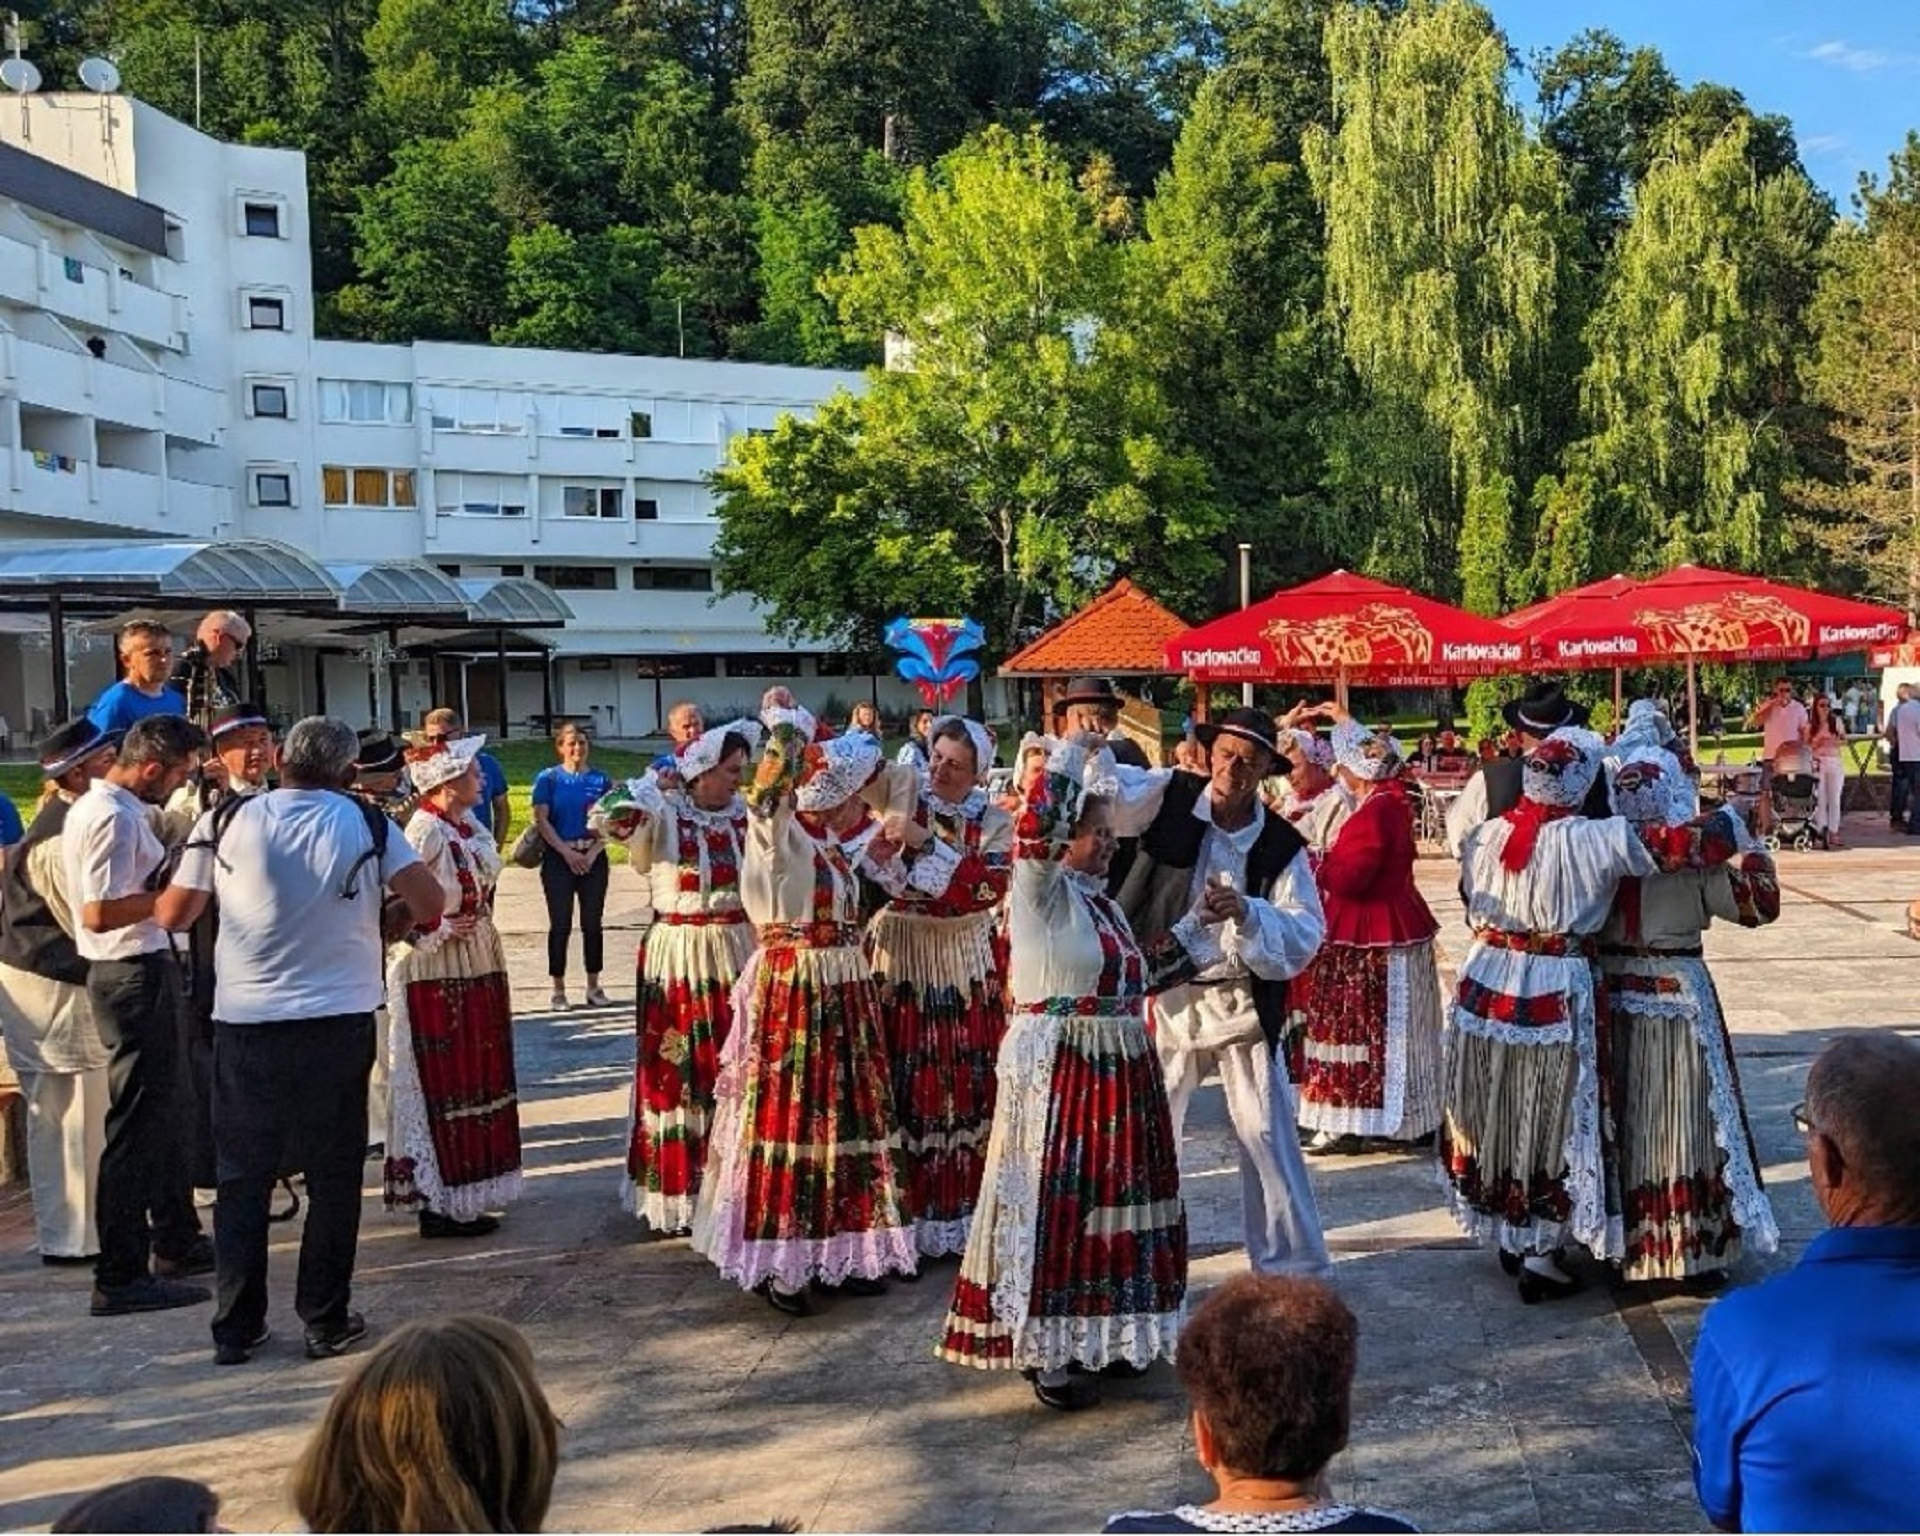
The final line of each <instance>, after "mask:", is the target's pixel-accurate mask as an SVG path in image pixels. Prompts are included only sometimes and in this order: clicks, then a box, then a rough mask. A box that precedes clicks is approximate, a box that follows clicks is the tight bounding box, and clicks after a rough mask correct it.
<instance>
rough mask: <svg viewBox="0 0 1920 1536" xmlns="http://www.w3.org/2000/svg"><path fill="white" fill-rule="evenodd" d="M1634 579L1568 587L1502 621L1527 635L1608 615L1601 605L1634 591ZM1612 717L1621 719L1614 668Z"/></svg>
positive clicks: (1604, 578) (1608, 579) (1612, 578)
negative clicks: (1588, 618)
mask: <svg viewBox="0 0 1920 1536" xmlns="http://www.w3.org/2000/svg"><path fill="white" fill-rule="evenodd" d="M1633 586H1634V581H1633V578H1632V577H1631V576H1602V577H1601V578H1600V579H1599V580H1598V581H1590V582H1588V583H1587V584H1586V585H1585V586H1582V587H1569V588H1568V589H1567V590H1566V591H1564V592H1558V593H1555V594H1554V595H1553V596H1552V597H1549V598H1546V599H1544V600H1543V601H1541V602H1538V603H1533V604H1531V605H1529V606H1528V607H1525V608H1516V609H1514V611H1513V612H1512V613H1509V614H1507V615H1505V616H1504V617H1503V618H1502V619H1501V620H1500V622H1501V623H1502V624H1504V625H1505V626H1506V627H1507V628H1508V629H1511V630H1517V631H1518V632H1520V633H1521V634H1523V635H1525V634H1527V633H1528V632H1529V631H1536V630H1537V631H1545V630H1548V629H1558V628H1560V627H1561V626H1563V625H1568V624H1578V623H1579V622H1581V620H1582V619H1583V618H1584V617H1586V616H1590V615H1592V614H1595V613H1601V612H1605V611H1606V610H1604V609H1603V608H1601V607H1600V606H1599V605H1601V604H1603V603H1610V602H1612V601H1613V600H1614V599H1616V598H1618V597H1620V596H1621V595H1623V594H1624V593H1627V592H1630V591H1632V590H1633ZM1613 716H1614V718H1615V719H1616V720H1617V719H1619V718H1620V668H1618V667H1615V668H1614V669H1613Z"/></svg>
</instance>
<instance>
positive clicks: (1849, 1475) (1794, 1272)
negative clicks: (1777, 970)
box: [1693, 1029, 1920, 1531]
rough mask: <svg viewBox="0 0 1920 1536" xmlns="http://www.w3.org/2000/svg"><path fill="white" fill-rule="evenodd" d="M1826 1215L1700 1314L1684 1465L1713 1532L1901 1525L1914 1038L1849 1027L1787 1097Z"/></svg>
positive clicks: (1909, 1469) (1919, 1263)
mask: <svg viewBox="0 0 1920 1536" xmlns="http://www.w3.org/2000/svg"><path fill="white" fill-rule="evenodd" d="M1793 1118H1794V1124H1795V1126H1796V1127H1797V1128H1798V1130H1799V1131H1800V1133H1801V1134H1802V1135H1803V1136H1805V1138H1806V1144H1807V1168H1808V1172H1809V1173H1810V1175H1811V1177H1812V1183H1813V1193H1814V1197H1815V1198H1816V1199H1817V1200H1818V1201H1819V1202H1820V1209H1821V1211H1822V1213H1823V1214H1824V1215H1825V1216H1826V1219H1827V1225H1828V1230H1827V1231H1825V1232H1823V1233H1821V1234H1820V1235H1819V1236H1818V1237H1816V1238H1815V1239H1814V1240H1813V1241H1812V1242H1811V1243H1809V1244H1808V1245H1807V1250H1806V1252H1805V1253H1804V1254H1802V1255H1801V1258H1800V1262H1799V1263H1798V1264H1797V1265H1795V1266H1794V1267H1793V1269H1791V1270H1790V1271H1788V1272H1787V1273H1786V1274H1784V1275H1777V1276H1775V1277H1774V1278H1773V1279H1771V1280H1768V1281H1767V1282H1765V1283H1764V1284H1762V1285H1758V1286H1754V1287H1752V1288H1750V1289H1747V1290H1741V1291H1736V1292H1734V1293H1733V1294H1731V1295H1729V1296H1727V1297H1725V1298H1724V1299H1723V1300H1722V1301H1720V1302H1719V1303H1718V1304H1717V1305H1715V1306H1714V1307H1713V1309H1712V1310H1711V1311H1709V1312H1708V1313H1707V1316H1706V1321H1705V1322H1704V1323H1703V1324H1702V1326H1701V1329H1700V1341H1699V1344H1698V1345H1697V1346H1696V1348H1695V1351H1694V1357H1693V1404H1694V1451H1695V1471H1694V1480H1695V1483H1696V1485H1697V1486H1698V1488H1699V1492H1700V1502H1701V1505H1702V1506H1703V1507H1704V1508H1705V1510H1706V1513H1707V1518H1708V1519H1710V1520H1711V1521H1713V1523H1714V1524H1715V1525H1717V1526H1719V1527H1720V1528H1721V1529H1722V1530H1729V1531H1736V1530H1737V1531H1910V1530H1912V1529H1914V1526H1915V1516H1916V1512H1920V1503H1916V1495H1915V1491H1914V1490H1915V1489H1916V1488H1920V1042H1916V1041H1914V1040H1910V1039H1906V1038H1903V1037H1901V1036H1899V1035H1896V1034H1891V1033H1886V1032H1882V1031H1878V1030H1865V1029H1863V1030H1856V1031H1854V1032H1852V1033H1850V1034H1847V1035H1843V1036H1841V1038H1840V1039H1838V1040H1836V1041H1835V1042H1834V1043H1833V1044H1832V1045H1829V1046H1828V1047H1827V1048H1826V1049H1825V1050H1824V1051H1822V1052H1821V1053H1820V1056H1819V1058H1818V1059H1817V1060H1816V1061H1815V1062H1814V1064H1813V1068H1812V1070H1811V1071H1810V1072H1808V1073H1807V1098H1806V1102H1805V1103H1804V1104H1801V1105H1798V1106H1796V1107H1795V1109H1794V1111H1793Z"/></svg>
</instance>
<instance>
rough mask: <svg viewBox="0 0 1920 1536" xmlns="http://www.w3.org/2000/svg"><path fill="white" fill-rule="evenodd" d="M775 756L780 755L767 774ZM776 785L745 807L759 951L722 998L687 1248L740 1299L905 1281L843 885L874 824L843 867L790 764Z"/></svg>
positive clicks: (870, 992) (870, 1033) (887, 1141)
mask: <svg viewBox="0 0 1920 1536" xmlns="http://www.w3.org/2000/svg"><path fill="white" fill-rule="evenodd" d="M785 751H786V748H784V747H783V746H782V745H781V744H780V743H778V742H776V743H775V744H773V745H772V746H770V747H769V751H768V758H767V760H768V761H769V762H776V760H777V759H778V758H779V757H780V756H781V754H782V753H783V752H785ZM776 770H777V772H776V775H775V776H773V777H775V782H774V785H773V787H772V790H771V792H770V793H769V794H767V795H766V796H765V797H764V799H763V798H762V796H761V794H760V791H759V788H758V786H757V787H756V793H755V797H754V800H753V801H751V802H750V803H752V804H755V807H756V808H755V809H754V811H753V814H752V815H751V817H750V818H749V822H748V831H747V846H746V855H745V859H744V862H743V864H742V868H741V896H742V899H743V901H744V903H745V906H746V910H747V914H748V916H749V917H751V918H752V919H753V921H754V923H755V924H756V925H757V931H758V938H759V948H758V949H757V950H756V951H755V953H754V955H753V957H752V959H751V960H750V961H749V962H748V965H747V969H746V971H745V973H744V974H743V975H742V977H741V979H740V982H739V984H738V986H737V987H736V988H735V990H734V1001H735V1012H734V1019H733V1024H732V1027H731V1031H730V1033H729V1034H728V1037H727V1042H726V1045H725V1047H724V1049H723V1050H722V1052H721V1059H720V1080H719V1084H718V1087H717V1090H716V1108H715V1114H714V1123H713V1133H712V1136H711V1139H710V1144H709V1152H708V1165H707V1173H706V1177H705V1179H704V1180H703V1182H702V1184H701V1190H700V1200H699V1204H698V1207H697V1210H696V1212H695V1216H694V1223H693V1247H694V1250H695V1251H696V1252H698V1253H701V1254H704V1255H705V1256H706V1257H707V1258H709V1259H711V1260H712V1261H713V1262H714V1264H715V1265H717V1266H718V1268H719V1270H720V1273H721V1274H723V1275H725V1276H726V1277H727V1278H728V1279H729V1280H732V1281H734V1282H735V1283H736V1284H738V1285H740V1286H741V1287H742V1288H743V1289H748V1290H750V1289H752V1288H753V1287H754V1286H756V1285H758V1284H759V1283H760V1282H761V1281H762V1280H766V1279H771V1280H773V1281H774V1283H775V1284H777V1285H778V1286H779V1287H780V1288H781V1289H782V1290H788V1291H796V1290H800V1289H802V1288H803V1287H804V1286H805V1285H806V1284H807V1282H808V1281H810V1280H820V1281H822V1282H824V1283H826V1284H829V1285H832V1284H838V1283H839V1282H841V1281H843V1280H845V1279H847V1278H848V1277H849V1276H861V1277H864V1278H868V1279H879V1278H880V1277H881V1276H883V1275H885V1274H886V1273H887V1272H888V1271H896V1272H899V1273H902V1274H911V1273H912V1272H913V1270H914V1267H915V1264H916V1262H917V1260H916V1257H915V1253H914V1244H913V1230H912V1227H911V1226H910V1225H909V1223H908V1222H907V1220H906V1217H905V1215H904V1213H903V1211H902V1208H901V1201H900V1190H899V1184H898V1182H897V1180H896V1178H895V1174H894V1166H893V1154H892V1150H891V1143H892V1141H893V1138H894V1123H893V1100H892V1093H891V1090H890V1089H889V1087H888V1083H887V1060H886V1043H885V1040H884V1037H883V1035H882V1032H881V1026H880V1005H879V997H878V994H877V993H876V991H875V989H874V985H873V972H872V970H871V969H870V968H869V967H868V965H867V961H866V957H865V956H864V955H863V954H862V953H861V949H860V939H861V934H860V928H859V925H858V918H859V900H860V894H859V885H858V881H857V878H856V876H855V874H854V863H855V861H856V860H858V859H859V858H860V857H861V852H862V850H863V849H864V847H865V844H866V842H867V841H869V840H870V839H871V837H872V835H873V832H874V831H875V830H876V824H873V823H869V825H868V826H867V827H866V828H865V829H864V830H863V831H862V832H861V833H860V834H858V835H857V836H856V837H854V838H853V839H851V843H852V854H851V857H850V856H849V853H848V851H847V850H846V849H845V848H843V847H842V846H841V845H840V844H838V843H836V842H832V841H816V840H815V839H814V838H813V837H812V836H811V835H810V834H809V833H808V831H807V829H806V827H805V826H804V825H803V824H802V822H801V821H800V820H799V819H798V818H797V817H796V815H795V814H794V812H793V810H792V809H791V805H790V803H788V802H787V800H786V799H785V795H784V790H783V789H782V788H781V787H780V786H781V781H786V782H790V781H791V778H792V777H793V775H794V773H795V772H796V771H797V762H795V763H789V764H787V765H786V766H780V765H779V764H778V763H777V762H776ZM762 775H763V777H768V775H767V770H766V767H765V765H764V764H763V768H762ZM760 804H766V805H767V806H768V807H769V808H768V809H767V810H766V811H765V812H764V813H763V812H762V811H761V810H760V809H759V808H758V807H759V805H760Z"/></svg>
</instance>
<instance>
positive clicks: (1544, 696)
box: [1447, 682, 1613, 859]
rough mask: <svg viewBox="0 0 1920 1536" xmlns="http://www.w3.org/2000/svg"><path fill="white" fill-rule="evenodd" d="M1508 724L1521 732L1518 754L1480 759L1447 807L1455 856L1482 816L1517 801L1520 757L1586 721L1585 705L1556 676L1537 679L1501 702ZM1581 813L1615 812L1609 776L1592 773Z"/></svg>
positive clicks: (1595, 815)
mask: <svg viewBox="0 0 1920 1536" xmlns="http://www.w3.org/2000/svg"><path fill="white" fill-rule="evenodd" d="M1500 713H1501V715H1502V716H1504V717H1505V719H1506V722H1507V726H1508V728H1509V729H1510V730H1514V731H1517V732H1518V733H1519V735H1520V740H1521V743H1522V748H1521V752H1520V755H1519V756H1516V757H1495V758H1491V759H1489V760H1488V761H1486V762H1483V763H1482V764H1481V765H1480V769H1479V771H1478V772H1477V773H1475V774H1474V776H1473V777H1472V778H1470V779H1468V780H1467V787H1466V788H1465V789H1463V790H1461V791H1460V795H1459V798H1458V799H1456V800H1455V801H1454V802H1453V804H1452V805H1451V806H1450V807H1448V809H1447V851H1448V852H1449V853H1451V854H1452V855H1453V856H1454V857H1455V858H1456V859H1457V858H1459V857H1460V845H1461V844H1462V843H1463V842H1465V841H1466V837H1467V834H1468V833H1469V832H1471V831H1472V830H1473V829H1474V828H1475V827H1477V826H1479V825H1480V823H1481V822H1483V821H1492V820H1493V818H1494V817H1496V816H1504V815H1506V813H1507V812H1508V811H1510V810H1512V809H1513V808H1514V807H1515V806H1516V805H1518V804H1519V803H1520V767H1521V758H1522V757H1524V756H1525V755H1526V754H1527V753H1528V752H1531V751H1532V750H1533V749H1534V748H1535V747H1537V746H1539V745H1540V743H1541V742H1543V741H1545V740H1546V739H1547V738H1548V737H1549V736H1551V735H1552V734H1553V733H1554V732H1555V731H1557V730H1559V729H1560V728H1561V727H1562V726H1567V725H1585V724H1586V723H1587V706H1586V705H1584V704H1581V703H1579V702H1577V701H1576V700H1573V699H1570V698H1568V697H1567V695H1566V692H1565V690H1564V689H1562V688H1561V686H1560V685H1559V684H1558V683H1556V682H1544V683H1535V684H1534V685H1533V686H1532V687H1531V688H1529V689H1528V690H1527V691H1526V692H1525V693H1523V694H1521V695H1520V697H1519V698H1517V699H1510V700H1508V701H1507V702H1506V703H1505V704H1502V705H1501V706H1500ZM1580 814H1581V815H1582V816H1586V817H1589V818H1593V819H1602V818H1605V817H1608V816H1611V815H1612V814H1613V802H1612V801H1611V800H1610V799H1609V798H1608V794H1607V776H1606V774H1605V773H1601V774H1598V775H1596V776H1595V778H1594V781H1593V788H1592V789H1590V790H1588V791H1587V798H1586V799H1585V800H1584V801H1583V802H1582V803H1581V806H1580Z"/></svg>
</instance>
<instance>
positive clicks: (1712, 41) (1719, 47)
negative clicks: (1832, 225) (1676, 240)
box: [1483, 0, 1920, 209]
mask: <svg viewBox="0 0 1920 1536" xmlns="http://www.w3.org/2000/svg"><path fill="white" fill-rule="evenodd" d="M1483 3H1485V4H1487V6H1488V8H1489V9H1490V10H1491V11H1492V12H1493V15H1494V18H1495V19H1496V20H1497V21H1498V22H1499V23H1500V25H1501V27H1502V28H1503V29H1504V30H1505V31H1506V34H1507V37H1508V39H1509V40H1510V41H1511V42H1512V44H1513V46H1514V48H1515V49H1516V50H1518V51H1519V53H1520V54H1521V56H1522V57H1523V58H1524V57H1530V56H1531V55H1532V54H1533V52H1534V51H1535V50H1536V49H1539V48H1556V47H1558V46H1559V45H1560V44H1561V43H1564V42H1566V41H1567V40H1568V39H1569V38H1571V37H1573V36H1575V35H1576V34H1578V33H1580V32H1582V31H1584V30H1586V29H1587V28H1589V27H1604V28H1606V29H1607V30H1608V31H1610V32H1613V33H1615V34H1617V35H1618V36H1619V37H1620V38H1621V40H1622V41H1623V42H1625V43H1626V44H1627V45H1628V47H1630V48H1631V47H1636V46H1639V45H1640V44H1643V43H1644V44H1651V45H1652V46H1653V47H1655V48H1658V49H1659V50H1660V52H1661V54H1662V55H1663V56H1664V57H1665V58H1666V61H1667V67H1668V68H1669V69H1670V70H1672V71H1673V73H1674V74H1675V75H1676V76H1678V77H1679V79H1680V81H1681V82H1682V83H1683V84H1692V83H1693V82H1694V81H1696V80H1716V81H1719V82H1720V83H1721V84H1723V85H1730V86H1733V87H1734V88H1735V89H1736V90H1738V91H1739V92H1740V93H1741V94H1742V95H1743V96H1745V97H1746V98H1747V101H1748V102H1749V104H1750V105H1752V107H1753V108H1754V110H1755V111H1757V112H1779V113H1782V114H1784V115H1785V116H1786V117H1788V118H1790V119H1792V121H1793V127H1794V133H1795V134H1796V136H1797V137H1798V139H1799V141H1800V158H1801V159H1802V161H1803V162H1804V163H1805V164H1806V167H1807V171H1808V173H1809V174H1810V175H1812V176H1813V178H1814V179H1815V180H1816V181H1818V182H1819V183H1820V184H1821V185H1822V186H1824V187H1825V188H1826V189H1827V190H1828V191H1829V192H1831V193H1832V194H1833V196H1834V198H1835V200H1836V201H1838V203H1839V204H1840V206H1841V208H1842V209H1848V208H1851V206H1852V202H1851V199H1852V197H1853V191H1854V187H1855V185H1856V183H1857V182H1858V179H1859V174H1860V172H1861V171H1863V170H1866V171H1872V172H1873V173H1874V175H1875V176H1877V177H1882V178H1884V176H1885V173H1886V166H1887V156H1888V155H1890V154H1892V153H1893V151H1894V150H1896V149H1898V148H1899V147H1900V145H1901V144H1902V143H1903V142H1904V141H1905V139H1906V135H1907V130H1908V129H1910V128H1920V0H1744V3H1736V0H1483ZM1528 105H1529V106H1531V101H1530V100H1529V102H1528Z"/></svg>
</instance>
